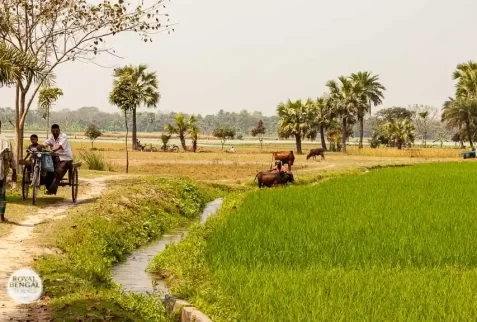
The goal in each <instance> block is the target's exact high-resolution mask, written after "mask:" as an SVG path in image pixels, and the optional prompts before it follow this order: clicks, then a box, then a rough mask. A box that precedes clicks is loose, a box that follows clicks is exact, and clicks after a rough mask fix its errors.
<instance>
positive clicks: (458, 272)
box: [149, 163, 477, 322]
mask: <svg viewBox="0 0 477 322" xmlns="http://www.w3.org/2000/svg"><path fill="white" fill-rule="evenodd" d="M476 170H477V165H476V164H475V163H442V164H426V165H417V166H411V167H401V168H394V169H383V170H379V171H372V172H371V173H367V174H365V175H360V176H346V177H343V178H340V179H336V180H329V181H326V182H323V183H322V184H320V185H318V186H313V187H310V186H307V187H297V188H287V191H286V196H287V198H282V196H283V193H284V192H283V191H282V190H281V189H277V190H264V191H259V192H257V193H253V194H251V193H249V194H245V195H238V196H235V197H233V198H229V197H228V198H227V199H228V200H227V199H226V201H225V202H224V206H223V207H224V208H223V209H222V210H221V212H220V213H219V216H216V217H211V218H210V220H209V221H208V222H207V223H206V225H205V227H204V228H201V227H196V228H195V229H194V230H192V231H191V232H190V234H189V235H188V236H187V237H186V239H185V241H184V243H180V244H177V245H173V246H171V247H170V248H168V249H167V250H166V251H165V252H164V253H162V254H161V255H160V256H158V257H156V258H155V259H154V261H153V263H152V264H151V266H150V268H149V269H150V270H152V271H158V272H161V273H163V274H165V275H166V276H169V278H170V279H171V282H172V285H173V291H174V292H175V293H176V294H180V295H181V296H182V297H185V298H187V299H190V300H191V301H192V302H193V303H194V305H196V306H198V307H199V309H201V310H202V311H204V313H206V314H208V315H209V316H210V317H211V318H212V319H213V320H214V321H218V322H221V321H237V320H239V321H264V322H266V321H307V322H308V321H339V320H376V321H377V320H379V321H383V320H398V321H414V320H423V319H424V320H432V321H436V320H443V319H446V318H447V317H449V316H452V317H453V318H454V319H457V320H466V319H467V318H468V317H469V316H474V313H475V312H476V310H477V305H476V303H477V302H476V301H475V295H474V292H473V290H474V289H475V287H477V282H476V281H477V278H476V277H477V275H476V272H475V270H474V267H475V266H476V265H477V255H476V253H475V252H474V251H472V249H473V248H474V240H475V238H477V223H476V221H475V220H474V216H473V212H472V211H469V204H468V203H466V202H462V200H471V198H472V194H473V191H475V189H476V188H477V183H475V181H473V180H469V173H473V172H475V171H476ZM449 180H452V182H453V184H452V185H450V186H449V185H448V182H449ZM390 183H392V184H390ZM443 193H444V194H448V195H455V196H459V198H458V199H455V200H453V199H452V198H451V199H449V198H442V195H443ZM343 196H346V198H343ZM357 200H359V207H358V208H359V211H356V209H357V206H356V205H357V203H356V202H357ZM409 200H413V202H408V201H409ZM305 201H306V202H305ZM263 205H266V207H264V206H263ZM186 254H187V255H189V254H191V255H190V256H185V255H186ZM222 308H224V311H221V309H222Z"/></svg>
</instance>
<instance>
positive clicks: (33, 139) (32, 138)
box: [25, 134, 42, 160]
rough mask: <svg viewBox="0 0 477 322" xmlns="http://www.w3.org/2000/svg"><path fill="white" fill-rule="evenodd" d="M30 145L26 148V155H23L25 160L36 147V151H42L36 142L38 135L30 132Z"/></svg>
mask: <svg viewBox="0 0 477 322" xmlns="http://www.w3.org/2000/svg"><path fill="white" fill-rule="evenodd" d="M30 142H31V144H30V146H29V147H28V148H27V155H26V156H25V160H26V159H27V158H28V157H29V156H30V155H31V152H32V151H31V150H32V149H36V152H41V151H42V146H41V144H38V135H36V134H32V135H31V136H30Z"/></svg>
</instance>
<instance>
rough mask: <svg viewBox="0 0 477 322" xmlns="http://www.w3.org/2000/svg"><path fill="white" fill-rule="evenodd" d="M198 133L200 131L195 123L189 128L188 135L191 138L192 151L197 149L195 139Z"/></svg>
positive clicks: (196, 139) (197, 137) (197, 138)
mask: <svg viewBox="0 0 477 322" xmlns="http://www.w3.org/2000/svg"><path fill="white" fill-rule="evenodd" d="M199 133H200V130H199V127H197V126H196V125H193V126H192V127H191V128H190V129H189V135H190V137H191V139H192V151H193V152H196V151H197V141H198V140H199Z"/></svg>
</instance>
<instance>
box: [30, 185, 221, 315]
mask: <svg viewBox="0 0 477 322" xmlns="http://www.w3.org/2000/svg"><path fill="white" fill-rule="evenodd" d="M113 185H114V186H113V187H111V189H109V190H108V192H107V193H105V194H104V195H103V196H102V197H101V198H100V199H98V200H96V201H95V202H94V203H90V204H88V205H84V206H80V207H78V208H77V209H76V210H72V211H70V212H69V213H68V217H67V218H66V219H65V220H62V221H58V222H53V223H49V224H47V225H42V226H43V227H42V226H40V227H41V228H40V227H39V228H38V229H39V232H40V233H41V231H42V230H43V232H46V233H47V238H46V239H44V240H43V243H46V245H49V246H51V247H54V248H56V249H59V250H60V254H56V255H46V256H43V257H42V258H41V259H40V260H38V261H37V262H36V263H35V265H34V268H35V269H36V270H38V272H39V273H40V275H41V277H42V279H43V282H44V285H45V295H46V296H48V297H49V298H50V300H49V301H48V306H49V309H50V311H51V312H52V315H53V317H54V318H55V319H57V320H58V321H76V319H77V318H81V319H83V320H85V319H88V318H89V319H90V318H93V317H94V316H99V317H102V318H106V317H108V318H109V319H112V320H114V321H165V317H164V310H163V307H162V304H161V303H160V301H159V299H158V298H156V297H154V296H143V295H137V294H131V295H128V294H124V293H122V292H121V290H120V288H119V287H118V286H117V285H116V284H114V283H113V282H112V278H111V267H112V265H113V264H114V263H116V262H118V261H121V260H122V259H124V257H125V256H126V255H127V254H129V253H130V252H131V251H133V250H134V249H135V248H137V247H138V246H140V245H143V244H145V243H147V242H148V241H150V240H152V239H155V238H157V237H159V236H160V235H162V234H163V233H164V232H166V231H167V230H169V229H171V228H173V227H177V226H180V225H184V224H186V223H189V222H190V221H191V220H193V219H196V218H198V216H199V214H200V212H201V211H202V209H203V208H204V206H205V204H206V202H208V201H211V200H212V199H213V198H215V197H216V196H217V195H219V194H223V192H221V191H219V190H218V189H217V188H210V187H207V186H205V185H199V184H196V183H193V182H191V181H188V180H184V179H172V178H162V177H160V178H157V177H155V178H148V179H134V180H125V181H115V182H114V183H113ZM131 274H134V272H131Z"/></svg>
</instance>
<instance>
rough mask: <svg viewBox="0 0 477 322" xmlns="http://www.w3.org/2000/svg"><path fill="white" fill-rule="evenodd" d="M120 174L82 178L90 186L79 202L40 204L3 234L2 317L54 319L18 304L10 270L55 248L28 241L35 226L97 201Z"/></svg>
mask: <svg viewBox="0 0 477 322" xmlns="http://www.w3.org/2000/svg"><path fill="white" fill-rule="evenodd" d="M119 177H122V176H118V175H114V176H105V177H100V178H95V179H82V180H81V181H82V183H83V185H84V184H86V185H88V186H89V188H90V189H89V190H88V191H87V192H85V193H83V194H80V195H79V196H78V200H77V202H76V204H74V203H73V202H72V201H71V199H65V200H62V201H60V202H57V203H55V204H52V205H50V206H47V207H44V208H40V209H39V211H38V212H37V213H36V214H33V215H32V216H29V217H27V218H26V220H25V221H23V222H22V223H20V224H16V226H15V227H14V228H13V229H12V231H11V233H10V234H9V235H7V236H5V237H2V238H0V321H27V320H28V321H50V320H49V319H47V317H46V316H45V317H41V316H38V315H37V314H36V313H35V316H31V313H28V309H27V308H26V306H21V305H18V304H16V303H15V302H14V301H13V300H12V299H10V297H9V296H8V293H7V287H6V286H7V282H8V278H9V276H10V274H11V273H12V272H13V271H15V270H16V269H19V268H21V267H24V266H28V265H29V264H30V263H31V262H32V261H34V260H35V258H36V257H38V256H39V255H41V254H45V253H49V252H51V250H49V249H45V248H40V247H37V246H35V245H34V243H32V242H29V243H27V241H29V240H31V239H32V238H34V235H33V230H34V228H35V226H37V225H39V224H41V223H42V222H44V221H45V220H49V219H50V220H58V219H61V218H64V217H65V214H64V213H65V212H66V211H67V210H69V209H71V208H73V207H76V206H78V205H81V204H83V203H88V202H93V201H94V200H95V199H96V198H97V197H99V196H100V195H101V194H102V193H103V192H104V190H106V181H107V180H109V179H120V178H119ZM80 191H81V190H80Z"/></svg>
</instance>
